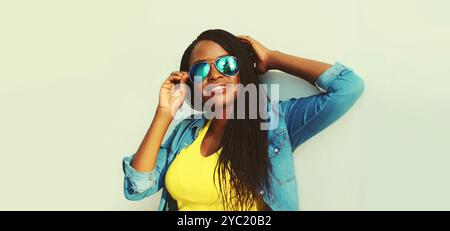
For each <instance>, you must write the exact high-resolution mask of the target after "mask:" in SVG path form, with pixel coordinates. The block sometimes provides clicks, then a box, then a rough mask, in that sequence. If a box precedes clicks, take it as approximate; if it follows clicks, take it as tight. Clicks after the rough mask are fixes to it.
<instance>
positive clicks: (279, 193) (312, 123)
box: [122, 62, 364, 211]
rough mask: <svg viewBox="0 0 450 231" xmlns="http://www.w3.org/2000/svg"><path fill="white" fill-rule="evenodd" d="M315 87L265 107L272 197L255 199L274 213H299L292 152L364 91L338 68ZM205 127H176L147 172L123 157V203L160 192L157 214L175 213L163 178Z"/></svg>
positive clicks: (190, 123) (191, 122)
mask: <svg viewBox="0 0 450 231" xmlns="http://www.w3.org/2000/svg"><path fill="white" fill-rule="evenodd" d="M315 86H316V87H317V88H318V89H319V90H320V91H321V93H319V94H316V95H311V96H308V97H300V98H290V99H288V100H283V101H276V102H272V101H271V103H270V105H271V107H272V108H273V109H275V110H271V112H269V115H270V119H272V117H273V116H275V113H276V115H277V116H278V117H277V125H276V128H275V129H272V130H269V131H268V138H269V146H268V148H269V150H268V155H269V159H270V162H271V164H272V173H271V174H270V182H271V190H270V191H271V192H270V193H268V192H266V191H265V190H261V191H260V194H261V196H262V198H263V200H264V201H265V202H266V203H267V205H268V206H269V207H270V208H271V209H272V210H274V211H298V210H299V203H298V190H297V181H296V176H295V166H294V160H293V156H292V154H293V152H294V150H295V149H296V148H297V147H298V146H300V145H301V144H302V143H304V142H305V141H307V140H308V139H309V138H311V137H312V136H314V135H315V134H317V133H319V132H320V131H322V130H324V129H325V128H326V127H328V126H329V125H331V124H332V123H333V122H335V121H336V120H337V119H339V118H340V117H341V116H342V115H343V114H344V113H345V112H347V111H348V110H349V109H350V107H351V106H352V105H353V104H354V103H355V102H356V101H357V100H358V98H359V97H360V96H361V94H362V93H363V91H364V81H363V80H362V79H361V78H360V77H359V76H358V75H357V74H355V73H354V72H353V70H352V69H351V68H348V67H346V66H344V65H343V64H341V63H339V62H336V63H335V64H334V65H333V66H332V67H330V68H329V69H327V70H326V71H325V72H323V73H322V74H321V75H320V76H319V78H317V80H316V81H315ZM206 121H207V120H206V119H205V117H203V116H202V118H197V119H192V118H186V119H184V120H182V121H181V122H179V123H178V124H177V125H176V126H175V128H174V129H173V131H172V133H171V134H170V135H169V137H168V138H167V139H166V141H165V142H163V144H162V145H161V147H160V149H159V153H158V158H157V164H156V167H155V168H154V169H153V170H152V171H150V172H140V171H137V170H135V169H134V168H133V167H132V166H131V165H130V162H131V159H132V158H133V155H134V154H132V155H126V156H125V157H124V158H123V159H122V164H123V165H122V166H123V172H124V194H125V197H126V198H127V199H128V200H133V201H135V200H141V199H143V198H145V197H148V196H151V195H153V194H155V193H156V192H158V191H159V190H161V189H162V190H163V191H162V196H161V199H160V204H159V209H158V210H159V211H166V210H176V209H177V208H176V207H177V206H176V202H175V201H174V200H173V198H172V197H171V196H170V194H169V193H168V191H167V188H166V187H165V184H164V178H165V174H166V172H167V169H168V167H169V166H170V164H171V163H172V161H173V160H174V158H175V156H176V155H177V154H178V153H179V152H180V151H181V150H182V149H183V148H185V147H187V146H188V145H190V144H191V143H192V142H193V141H194V140H195V138H196V137H197V135H198V133H199V131H200V130H201V128H202V127H203V125H205V123H206ZM272 121H273V120H272Z"/></svg>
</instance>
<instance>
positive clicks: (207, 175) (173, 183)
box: [165, 120, 263, 211]
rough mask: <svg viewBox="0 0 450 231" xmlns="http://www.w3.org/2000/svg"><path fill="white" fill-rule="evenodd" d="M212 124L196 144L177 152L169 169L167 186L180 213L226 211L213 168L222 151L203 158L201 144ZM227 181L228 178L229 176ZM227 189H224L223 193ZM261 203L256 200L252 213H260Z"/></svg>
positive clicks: (209, 121) (200, 133) (166, 179)
mask: <svg viewBox="0 0 450 231" xmlns="http://www.w3.org/2000/svg"><path fill="white" fill-rule="evenodd" d="M210 124H211V120H208V122H207V123H206V125H205V126H204V127H203V128H202V130H201V131H200V132H199V135H198V136H197V138H196V139H195V140H194V142H193V143H192V144H191V145H189V146H187V147H186V148H184V149H183V150H181V151H180V153H178V155H177V156H176V157H175V159H174V160H173V162H172V163H171V164H170V166H169V168H168V170H167V173H166V176H165V184H166V187H167V190H168V192H169V193H170V194H171V195H172V197H173V199H175V200H176V202H177V205H178V210H180V211H186V210H189V211H192V210H201V211H210V210H214V211H224V210H225V208H224V207H223V204H222V200H221V196H220V191H219V184H218V173H217V172H216V174H215V176H216V179H215V182H214V181H213V173H214V167H215V166H216V164H217V161H218V159H219V155H220V152H221V150H222V148H220V149H219V150H218V151H217V152H215V153H213V154H211V155H209V156H207V157H204V156H202V154H201V152H200V146H201V143H202V141H203V138H204V136H205V134H206V132H207V130H208V128H209V125H210ZM226 178H227V179H229V176H228V174H227V176H226ZM225 182H229V181H228V180H226V181H225ZM214 184H216V187H217V188H216V187H214ZM226 186H228V185H226ZM226 186H225V187H224V186H223V187H224V190H225V188H226ZM261 203H262V200H260V199H259V200H257V201H256V203H254V204H255V205H254V206H253V207H252V208H251V209H250V210H252V211H256V210H261V209H262V208H263V204H261Z"/></svg>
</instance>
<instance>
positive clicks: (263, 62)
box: [236, 35, 273, 74]
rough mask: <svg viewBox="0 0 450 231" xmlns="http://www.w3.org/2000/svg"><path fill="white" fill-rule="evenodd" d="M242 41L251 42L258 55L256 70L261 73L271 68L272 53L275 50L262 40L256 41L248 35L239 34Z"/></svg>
mask: <svg viewBox="0 0 450 231" xmlns="http://www.w3.org/2000/svg"><path fill="white" fill-rule="evenodd" d="M236 37H238V38H239V39H240V40H241V41H243V42H245V43H247V44H249V45H250V46H251V47H252V48H253V51H254V53H255V55H256V70H257V72H258V73H259V74H264V73H266V72H267V71H268V70H270V69H271V66H270V55H271V53H272V52H273V50H269V49H267V48H266V47H265V46H263V45H262V44H261V43H260V42H258V41H256V40H255V39H253V38H252V37H250V36H248V35H237V36H236Z"/></svg>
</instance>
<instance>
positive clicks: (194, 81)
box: [123, 29, 364, 210]
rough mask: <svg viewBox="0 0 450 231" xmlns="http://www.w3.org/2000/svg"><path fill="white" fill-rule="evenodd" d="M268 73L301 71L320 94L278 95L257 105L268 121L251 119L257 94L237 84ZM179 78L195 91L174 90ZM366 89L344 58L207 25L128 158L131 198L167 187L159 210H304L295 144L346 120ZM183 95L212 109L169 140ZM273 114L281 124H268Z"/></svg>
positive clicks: (185, 123) (162, 92)
mask: <svg viewBox="0 0 450 231" xmlns="http://www.w3.org/2000/svg"><path fill="white" fill-rule="evenodd" d="M268 70H280V71H283V72H286V73H289V74H291V75H294V76H298V77H299V78H302V79H304V80H306V81H308V82H309V83H311V84H313V85H315V86H316V87H317V88H318V89H319V90H320V91H321V93H320V94H316V95H312V96H309V97H300V98H290V99H289V100H284V101H277V102H274V101H273V100H272V101H269V104H268V105H269V107H266V106H261V104H259V103H258V111H260V110H259V109H261V108H264V110H265V109H268V110H267V112H269V113H268V115H269V116H268V118H263V116H261V115H259V114H258V116H257V117H256V118H250V116H249V113H248V112H249V111H250V106H252V105H251V101H250V96H248V97H247V96H246V94H243V93H242V91H241V90H240V89H242V88H239V87H238V86H239V85H242V86H249V85H259V84H260V81H259V78H258V75H260V74H263V73H265V72H267V71H268ZM178 83H180V84H186V85H187V86H188V88H183V87H181V88H178V90H175V93H174V88H176V87H175V86H178ZM211 86H213V87H211ZM208 89H209V90H210V91H209V92H208ZM187 90H190V92H197V93H198V92H200V94H197V96H199V95H200V97H196V94H195V93H194V94H189V95H188V94H186V92H187ZM280 90H283V89H280ZM256 91H257V95H259V93H261V92H260V90H259V88H256ZM363 91H364V82H363V80H362V79H361V78H360V77H359V76H358V75H357V74H355V73H354V72H353V71H352V69H350V68H348V67H346V66H344V65H343V64H341V63H339V62H336V63H335V64H334V65H330V64H327V63H323V62H319V61H314V60H310V59H306V58H301V57H296V56H292V55H288V54H284V53H282V52H280V51H276V50H270V49H267V48H266V47H264V46H263V45H262V44H261V43H259V42H258V41H256V40H255V39H253V38H251V37H249V36H234V35H233V34H231V33H229V32H227V31H224V30H219V29H215V30H207V31H204V32H203V33H201V34H200V35H199V36H198V37H197V38H196V39H195V40H194V41H193V42H192V43H191V44H190V46H189V47H188V48H187V49H186V50H185V52H184V54H183V57H182V60H181V65H180V71H174V72H172V73H171V74H170V76H169V77H168V78H167V79H166V80H165V81H164V83H163V84H162V86H161V89H160V97H159V105H158V108H157V110H156V112H155V116H154V118H153V121H152V123H151V125H150V128H149V129H148V131H147V133H146V135H145V137H144V139H143V141H142V143H141V145H140V146H139V148H138V150H137V152H136V153H134V154H133V155H127V156H126V157H124V158H123V170H124V173H125V178H124V193H125V197H126V198H127V199H129V200H141V199H143V198H145V197H148V196H150V195H153V194H155V193H156V192H158V191H159V190H160V189H163V191H162V196H161V201H160V205H159V210H299V205H298V191H297V181H296V178H295V169H294V164H293V157H292V153H293V151H294V150H295V149H296V148H297V147H298V146H299V145H301V144H302V143H304V142H305V141H306V140H308V139H309V138H311V137H312V136H314V135H315V134H317V133H318V132H320V131H322V130H324V129H325V128H326V127H328V126H329V125H330V124H332V123H333V122H335V121H336V120H337V119H339V118H340V117H341V116H342V115H343V114H344V113H345V112H347V111H348V110H349V108H350V107H351V106H352V105H353V104H354V103H355V102H356V101H357V100H358V98H359V97H360V96H361V94H362V93H363ZM212 92H214V93H212ZM215 96H221V97H219V98H218V99H219V100H217V99H213V100H212V98H213V97H215ZM242 97H243V98H244V102H245V109H246V110H245V112H244V117H243V118H239V117H238V116H237V114H236V112H237V111H238V110H237V106H236V105H237V103H236V101H237V99H242ZM199 99H201V101H200V102H202V103H201V104H196V102H197V101H198V100H199ZM184 100H187V101H188V102H189V103H190V105H191V106H192V107H194V108H196V109H197V110H200V111H202V112H204V113H203V114H202V115H201V117H200V118H185V119H184V120H182V121H181V122H180V123H178V124H177V125H176V126H175V128H174V130H173V131H172V132H171V134H170V135H169V136H168V138H167V139H166V141H165V142H164V143H163V138H164V137H165V134H166V132H167V128H168V127H169V125H170V123H171V122H172V120H173V118H174V113H175V112H176V111H177V110H178V108H179V107H180V106H181V104H182V103H183V101H184ZM209 100H212V101H213V107H211V108H212V109H214V111H219V112H221V115H225V116H215V117H211V116H206V115H210V114H211V112H212V110H210V109H205V104H206V103H205V102H208V101H209ZM258 100H261V99H258ZM195 105H197V106H195ZM230 105H231V106H230ZM269 108H272V109H273V110H269ZM219 109H221V110H219ZM230 115H234V117H230ZM266 121H269V122H271V123H272V124H275V126H274V127H273V128H271V129H261V127H262V126H261V125H262V124H263V123H264V122H266ZM274 121H275V123H274Z"/></svg>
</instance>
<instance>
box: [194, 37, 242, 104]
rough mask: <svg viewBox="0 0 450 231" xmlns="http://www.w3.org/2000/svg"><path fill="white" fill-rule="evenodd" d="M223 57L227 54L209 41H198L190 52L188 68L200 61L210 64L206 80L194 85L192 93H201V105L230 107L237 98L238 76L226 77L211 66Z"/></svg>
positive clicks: (220, 47)
mask: <svg viewBox="0 0 450 231" xmlns="http://www.w3.org/2000/svg"><path fill="white" fill-rule="evenodd" d="M223 55H229V53H228V52H227V51H226V50H225V49H223V48H222V46H220V45H219V44H217V43H216V42H213V41H211V40H201V41H199V42H198V43H197V44H196V45H195V47H194V48H193V50H192V53H191V57H190V60H189V66H190V65H192V64H193V63H195V62H197V61H200V60H202V61H208V62H210V64H211V68H210V72H209V74H208V76H207V78H205V80H203V81H202V82H201V83H195V84H194V91H197V92H198V93H200V92H201V95H202V105H203V104H204V103H205V102H207V101H209V102H211V103H212V102H213V103H214V106H213V107H214V108H217V107H221V108H223V107H225V106H226V105H230V106H231V105H232V104H233V103H234V101H235V99H236V98H237V92H238V91H237V84H238V83H239V82H240V81H239V74H237V75H235V76H233V77H229V76H226V75H224V74H222V73H220V72H219V71H218V70H217V69H216V67H215V65H213V63H214V61H215V60H216V59H217V58H218V57H220V56H223ZM238 62H239V60H238ZM193 94H195V93H193ZM210 100H211V101H210Z"/></svg>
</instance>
